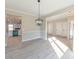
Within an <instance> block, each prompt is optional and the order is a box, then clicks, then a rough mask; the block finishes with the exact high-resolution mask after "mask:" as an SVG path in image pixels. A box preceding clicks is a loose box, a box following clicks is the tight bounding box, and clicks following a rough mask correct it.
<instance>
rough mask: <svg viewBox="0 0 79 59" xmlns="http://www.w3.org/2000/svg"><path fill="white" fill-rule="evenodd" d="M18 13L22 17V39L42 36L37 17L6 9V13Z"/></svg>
mask: <svg viewBox="0 0 79 59" xmlns="http://www.w3.org/2000/svg"><path fill="white" fill-rule="evenodd" d="M7 14H11V15H17V16H21V18H22V41H28V40H32V39H35V38H39V37H40V29H39V27H38V26H37V25H36V24H35V19H36V17H34V16H32V15H28V14H23V13H22V12H17V11H15V10H6V15H7Z"/></svg>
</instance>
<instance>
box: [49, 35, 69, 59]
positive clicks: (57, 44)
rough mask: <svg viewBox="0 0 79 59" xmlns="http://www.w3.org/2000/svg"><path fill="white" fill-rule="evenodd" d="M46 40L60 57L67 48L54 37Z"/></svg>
mask: <svg viewBox="0 0 79 59" xmlns="http://www.w3.org/2000/svg"><path fill="white" fill-rule="evenodd" d="M48 40H49V42H50V43H51V45H52V47H53V49H54V50H55V52H56V53H57V55H58V57H59V59H60V58H61V57H62V56H63V55H64V53H65V52H66V51H67V50H68V47H67V46H66V45H64V44H63V43H62V42H61V41H59V40H58V39H57V38H56V37H51V38H48Z"/></svg>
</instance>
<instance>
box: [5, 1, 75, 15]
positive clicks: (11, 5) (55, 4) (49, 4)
mask: <svg viewBox="0 0 79 59" xmlns="http://www.w3.org/2000/svg"><path fill="white" fill-rule="evenodd" d="M5 1H6V8H8V9H13V10H18V11H22V12H25V13H27V12H28V13H31V14H32V15H34V16H37V14H38V3H37V0H5ZM73 3H74V0H41V3H40V4H41V12H40V13H41V16H46V15H48V14H50V13H54V12H56V11H58V10H61V9H63V8H66V7H68V6H71V5H73Z"/></svg>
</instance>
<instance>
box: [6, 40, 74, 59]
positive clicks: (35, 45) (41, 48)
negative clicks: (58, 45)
mask: <svg viewBox="0 0 79 59" xmlns="http://www.w3.org/2000/svg"><path fill="white" fill-rule="evenodd" d="M5 51H6V52H5V59H59V57H58V55H57V54H56V52H55V51H54V49H53V47H52V46H51V44H50V43H49V41H48V40H43V39H37V40H33V41H27V42H23V43H22V44H20V45H19V46H16V47H6V50H5ZM60 59H73V52H72V51H71V50H70V49H68V50H67V51H66V52H65V53H64V55H63V56H62V57H61V58H60Z"/></svg>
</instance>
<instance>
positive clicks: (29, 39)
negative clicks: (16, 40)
mask: <svg viewBox="0 0 79 59" xmlns="http://www.w3.org/2000/svg"><path fill="white" fill-rule="evenodd" d="M38 38H41V37H34V38H28V39H26V40H22V42H25V41H31V40H36V39H38Z"/></svg>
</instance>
